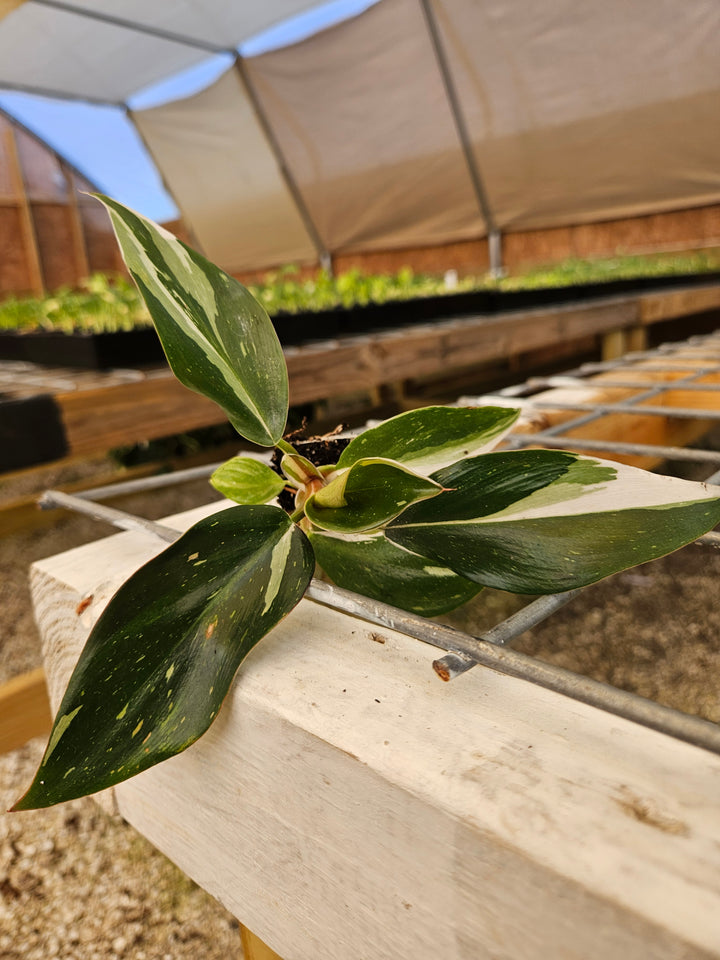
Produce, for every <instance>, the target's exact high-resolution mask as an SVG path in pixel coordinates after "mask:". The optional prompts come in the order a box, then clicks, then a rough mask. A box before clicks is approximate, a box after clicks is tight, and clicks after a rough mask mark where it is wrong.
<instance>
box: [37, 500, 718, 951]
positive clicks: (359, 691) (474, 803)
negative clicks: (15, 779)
mask: <svg viewBox="0 0 720 960" xmlns="http://www.w3.org/2000/svg"><path fill="white" fill-rule="evenodd" d="M215 507H217V505H215ZM210 509H213V508H202V509H201V510H196V511H190V512H189V513H187V514H184V515H181V517H180V518H173V521H172V523H173V525H176V526H178V528H180V527H182V526H186V525H188V524H189V523H190V522H192V521H194V520H195V519H198V518H199V516H200V515H201V514H203V513H207V512H209V510H210ZM168 522H171V521H168ZM161 548H162V544H160V543H159V542H158V541H156V540H155V539H154V538H153V537H152V536H150V535H147V534H141V533H121V534H117V535H115V536H113V537H111V538H108V539H105V540H103V541H100V542H98V543H95V544H91V545H88V546H84V547H80V548H78V549H76V550H72V551H70V552H68V553H66V554H62V555H60V556H58V557H54V558H50V559H48V560H44V561H41V562H39V563H37V564H35V566H34V568H33V571H32V586H33V593H34V598H35V603H36V612H37V617H38V622H39V623H40V626H41V630H42V632H43V635H44V642H45V649H46V657H47V659H46V667H47V671H48V674H49V677H50V689H51V695H52V698H53V700H54V702H55V703H57V700H58V697H59V696H60V694H61V691H62V688H63V686H64V683H65V682H66V678H67V675H68V672H69V670H70V669H71V666H72V662H73V661H74V659H75V658H76V657H77V655H78V654H79V650H80V647H81V645H82V643H83V642H84V639H85V637H86V635H87V632H88V629H89V626H90V623H91V621H93V620H94V619H95V618H96V617H97V615H98V613H99V611H100V609H101V607H102V605H103V604H104V603H105V602H106V601H107V599H108V597H109V595H110V593H111V592H112V589H114V587H115V586H116V585H117V584H118V583H119V582H120V581H121V580H122V579H123V578H125V577H126V576H128V575H129V574H130V573H131V572H132V570H133V569H135V568H136V567H137V566H139V565H140V564H141V563H142V562H145V561H146V560H147V559H149V557H150V556H152V555H153V554H154V553H157V552H158V551H159V550H160V549H161ZM90 594H92V595H93V596H94V600H93V602H92V603H91V604H90V605H89V606H88V607H87V609H85V610H84V611H83V612H82V613H80V614H78V613H77V612H76V608H77V605H78V603H79V601H80V600H82V599H83V598H84V597H87V596H89V595H90ZM435 656H436V651H435V650H434V649H433V648H431V647H428V646H426V645H425V644H423V643H420V642H419V641H416V640H413V639H410V638H408V637H406V636H404V635H401V634H398V633H395V632H393V631H389V630H380V629H378V628H376V627H372V626H369V625H367V624H365V623H363V622H362V621H359V620H355V619H353V618H351V617H348V616H346V615H344V614H340V613H336V612H333V611H330V610H328V609H325V608H323V607H320V606H318V605H316V604H314V603H312V602H310V601H302V602H301V604H300V606H299V607H298V608H297V609H296V610H295V611H294V612H293V613H292V614H290V616H289V617H288V618H287V619H286V620H285V621H284V622H283V623H282V624H281V625H280V626H279V627H277V628H276V629H275V630H274V631H273V633H272V634H271V635H270V636H268V637H267V638H266V639H265V640H263V641H262V643H261V644H260V645H259V647H258V648H256V650H255V651H254V652H253V654H252V655H251V657H250V658H249V659H248V660H247V661H246V663H245V665H244V666H243V667H242V669H241V671H240V673H239V675H238V678H237V680H236V682H235V684H234V686H233V688H232V690H231V693H230V694H229V696H228V698H227V700H226V702H225V705H224V707H223V710H222V711H221V714H220V716H219V718H218V720H217V722H216V724H215V725H214V727H213V728H212V729H211V731H210V733H209V734H208V735H206V737H205V738H203V740H201V741H200V742H199V743H198V744H196V745H195V746H193V747H191V748H190V749H189V750H188V751H186V753H185V754H183V755H182V756H180V757H176V758H174V759H172V760H170V761H167V762H166V763H164V764H161V765H159V766H158V767H155V768H153V769H152V770H149V771H146V772H145V773H143V774H141V775H140V776H139V777H137V778H135V779H134V780H132V781H129V782H128V783H126V784H122V785H120V786H119V787H117V788H116V790H115V795H116V799H117V803H118V806H119V809H120V811H121V812H122V814H123V815H124V816H125V817H126V818H127V820H128V821H129V822H130V823H132V824H133V825H134V826H135V827H137V829H138V830H139V831H140V832H141V833H143V834H144V835H145V836H146V837H148V838H149V839H150V840H151V841H152V842H153V843H154V844H155V845H156V846H158V847H159V848H160V849H161V850H163V851H164V852H165V853H166V854H167V855H168V856H169V857H170V858H171V859H172V860H174V861H175V862H176V863H177V864H178V865H179V866H180V867H181V868H182V869H183V870H185V871H186V872H187V873H188V874H189V875H190V876H191V877H193V878H194V879H195V880H196V881H197V882H198V883H200V884H201V885H202V886H203V887H204V888H205V889H207V890H208V891H210V893H212V894H213V895H215V896H216V897H217V898H218V899H219V900H220V901H221V902H222V903H224V904H225V905H226V906H227V907H228V908H229V909H230V910H231V911H232V912H233V913H234V914H235V915H236V916H237V917H238V918H239V919H240V920H241V922H242V923H244V924H246V925H247V926H248V927H249V928H250V929H251V930H253V931H254V932H255V933H257V934H258V935H259V936H260V937H261V938H262V939H263V940H265V941H266V942H267V943H268V944H269V945H270V946H271V947H272V948H273V949H274V950H276V951H277V952H278V953H279V954H280V955H281V956H282V957H283V958H285V960H325V958H327V960H363V958H368V960H370V958H373V960H411V958H412V960H426V958H427V960H430V958H433V960H436V958H441V960H485V958H487V960H490V958H492V960H555V958H563V960H564V958H573V960H574V958H577V960H580V958H582V960H601V958H602V960H606V958H612V960H647V958H653V960H671V958H672V960H680V958H682V960H691V958H692V960H695V958H702V957H720V804H719V798H720V757H717V756H714V755H712V754H709V753H706V752H704V751H702V750H700V749H699V748H696V747H692V746H689V745H687V744H684V743H680V742H678V741H674V740H672V739H670V738H668V737H666V736H664V735H662V734H659V733H656V732H654V731H651V730H647V729H644V728H642V727H639V726H636V725H634V724H632V723H630V722H629V721H625V720H622V719H619V718H617V717H613V716H610V715H607V714H604V713H602V712H600V711H598V710H596V709H593V708H592V707H588V706H585V705H583V704H580V703H576V702H574V701H571V700H568V699H565V698H563V697H561V696H559V695H557V694H553V693H551V692H549V691H547V690H543V689H540V688H538V687H534V686H532V685H530V684H528V683H526V682H524V681H521V680H517V679H513V678H509V677H505V676H502V675H500V674H497V673H495V672H493V671H491V670H488V669H483V668H476V669H474V670H472V671H470V672H469V673H467V674H465V675H464V676H463V677H461V678H458V679H457V680H455V681H453V683H451V684H443V683H442V682H440V681H439V680H438V679H437V677H436V676H435V674H434V673H433V671H432V669H431V666H430V665H431V661H432V659H433V658H434V657H435Z"/></svg>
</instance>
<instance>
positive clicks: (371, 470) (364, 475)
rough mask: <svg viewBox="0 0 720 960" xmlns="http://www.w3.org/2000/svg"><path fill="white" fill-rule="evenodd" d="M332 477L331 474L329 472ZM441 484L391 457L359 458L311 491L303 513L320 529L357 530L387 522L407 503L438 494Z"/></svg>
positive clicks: (348, 531)
mask: <svg viewBox="0 0 720 960" xmlns="http://www.w3.org/2000/svg"><path fill="white" fill-rule="evenodd" d="M331 476H332V475H331ZM441 490H442V487H441V485H440V484H438V483H435V482H434V481H433V480H429V479H428V478H427V477H421V476H419V475H418V474H416V473H414V472H413V471H412V470H409V469H408V468H407V467H405V466H403V465H402V464H399V463H395V461H393V460H384V459H382V458H380V457H375V458H373V459H368V460H358V461H357V463H354V464H353V465H352V467H350V468H349V469H348V470H343V471H341V472H339V473H338V475H337V476H335V477H334V478H333V479H331V480H330V482H329V483H328V485H327V486H326V487H323V488H322V489H321V490H319V491H318V492H317V493H315V494H313V495H312V496H311V497H310V498H309V499H308V501H307V503H306V504H305V513H306V514H307V516H308V517H309V518H310V520H311V521H312V522H313V523H314V524H315V525H316V526H318V527H321V528H322V529H323V530H338V531H341V532H344V533H360V532H362V531H364V530H372V529H374V528H375V527H379V526H381V525H382V524H383V523H387V521H388V520H390V519H392V517H396V516H397V515H398V514H399V513H401V512H402V511H403V510H404V509H405V508H406V507H407V506H408V504H411V503H416V502H417V501H418V500H426V499H427V498H428V497H435V496H437V495H438V494H439V493H440V492H441Z"/></svg>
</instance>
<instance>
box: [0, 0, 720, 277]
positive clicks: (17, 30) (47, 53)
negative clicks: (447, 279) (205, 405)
mask: <svg viewBox="0 0 720 960" xmlns="http://www.w3.org/2000/svg"><path fill="white" fill-rule="evenodd" d="M313 6H314V4H313V3H308V2H302V0H245V2H242V3H238V2H233V0H196V2H192V0H163V2H162V3H161V4H152V3H147V2H146V0H143V2H140V0H93V2H90V0H79V2H73V3H60V2H56V0H28V2H26V3H25V4H23V5H22V6H20V7H19V8H18V9H16V10H14V11H13V12H11V13H9V14H8V15H7V17H6V18H5V19H4V20H3V21H2V22H1V23H0V89H2V88H3V87H4V88H5V89H23V90H35V91H38V92H39V91H45V92H46V93H51V94H53V95H66V96H73V97H78V98H85V99H91V100H102V101H106V102H111V103H123V104H124V103H126V102H127V101H128V100H129V99H130V100H131V98H132V97H133V95H134V94H136V93H137V92H138V91H140V90H142V89H143V88H146V87H147V86H149V85H151V84H153V83H156V82H157V81H159V80H161V79H163V78H165V77H168V76H170V75H171V74H173V73H176V72H178V71H180V70H183V69H187V68H188V67H192V66H193V65H195V64H198V63H200V62H202V61H203V60H204V59H207V57H208V56H209V55H211V54H217V53H218V52H221V51H231V52H232V55H233V56H232V59H229V60H228V68H227V70H226V72H225V73H223V74H222V75H221V76H220V77H219V79H217V80H216V81H215V82H214V83H212V84H211V85H210V86H209V87H207V88H206V89H204V90H202V91H201V92H199V93H197V94H195V95H193V96H191V97H189V98H186V99H183V100H180V101H176V102H170V103H165V104H162V105H160V106H155V107H152V108H151V109H146V110H131V114H130V115H131V117H132V119H133V121H134V123H135V124H136V126H137V128H138V130H139V131H140V133H141V135H142V137H143V139H144V141H145V143H146V144H147V146H148V148H149V150H150V152H151V154H152V156H153V157H154V159H155V161H156V163H157V165H158V167H159V169H160V171H161V172H162V175H163V177H164V179H165V182H166V183H167V185H168V187H169V189H170V190H171V192H172V194H173V196H174V198H175V200H176V201H177V204H178V206H179V208H180V210H181V212H182V215H183V218H184V219H185V221H186V223H187V224H188V226H189V227H190V228H191V229H192V231H193V233H194V235H195V237H196V238H197V240H198V242H199V243H200V245H201V246H202V247H203V249H204V251H205V252H206V253H207V255H208V256H209V257H211V258H212V259H214V260H216V261H217V262H219V263H221V264H222V265H223V266H224V267H225V268H226V269H230V270H243V269H250V268H256V267H263V266H268V265H271V264H277V263H281V262H287V261H295V262H309V261H312V260H315V259H317V258H318V257H319V256H322V255H323V254H327V253H328V252H329V253H341V252H348V251H356V250H387V249H392V248H402V247H411V246H431V245H435V244H440V243H447V242H450V241H454V240H463V239H472V238H477V237H482V236H484V235H486V234H487V233H489V232H493V231H508V230H510V231H516V230H524V229H535V228H543V227H554V226H559V225H563V224H579V223H587V222H593V221H599V220H607V219H616V218H620V217H625V216H634V215H640V214H647V213H654V212H658V211H663V210H673V209H681V208H687V207H692V206H702V205H705V204H710V203H717V202H719V201H720V122H719V121H720V109H719V107H720V96H719V95H720V4H718V3H717V0H665V2H661V3H659V2H658V0H634V2H633V3H631V4H628V3H627V2H626V0H605V2H604V3H602V4H572V3H568V2H567V0H546V2H543V3H537V2H534V0H511V2H509V0H380V2H378V3H376V4H375V5H373V6H371V7H370V8H369V9H367V10H366V11H365V12H363V13H361V14H359V15H357V16H355V17H353V18H351V19H349V20H347V21H345V22H343V23H341V24H338V25H336V26H333V27H331V28H329V29H326V30H323V31H321V32H320V33H317V34H315V35H314V36H311V37H309V38H307V39H305V40H303V41H301V42H299V43H295V44H292V45H290V46H286V47H284V48H281V49H277V50H271V51H269V52H266V53H262V54H260V55H258V56H253V57H241V56H239V55H238V54H237V50H238V48H242V46H243V44H244V43H245V42H246V41H247V40H248V39H249V38H251V37H252V36H254V35H255V34H257V33H258V32H259V31H261V30H263V29H266V28H267V27H268V26H271V25H272V24H275V23H278V22H280V21H282V20H283V19H284V18H287V17H289V16H291V15H293V14H297V13H298V12H301V11H302V10H305V9H308V8H310V7H313Z"/></svg>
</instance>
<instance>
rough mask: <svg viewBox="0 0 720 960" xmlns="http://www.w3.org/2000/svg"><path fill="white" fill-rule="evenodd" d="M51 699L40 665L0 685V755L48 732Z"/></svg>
mask: <svg viewBox="0 0 720 960" xmlns="http://www.w3.org/2000/svg"><path fill="white" fill-rule="evenodd" d="M51 726H52V716H51V713H50V701H49V700H48V694H47V687H46V686H45V671H44V670H43V669H42V667H39V668H38V669H37V670H32V671H30V673H24V674H22V676H19V677H15V678H14V679H12V680H9V681H8V682H7V683H6V684H4V685H3V686H2V687H0V755H1V754H3V753H9V752H10V751H11V750H15V749H17V747H22V746H23V745H24V744H26V743H27V742H28V740H31V739H32V738H33V737H39V736H41V735H42V734H45V733H49V732H50V727H51Z"/></svg>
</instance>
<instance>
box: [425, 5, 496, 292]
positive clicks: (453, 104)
mask: <svg viewBox="0 0 720 960" xmlns="http://www.w3.org/2000/svg"><path fill="white" fill-rule="evenodd" d="M420 6H421V7H422V12H423V15H424V17H425V23H426V25H427V29H428V33H429V35H430V42H431V44H432V48H433V52H434V53H435V59H436V60H437V64H438V68H439V70H440V75H441V77H442V81H443V86H444V87H445V95H446V96H447V99H448V103H449V104H450V112H451V113H452V118H453V122H454V123H455V129H456V130H457V134H458V137H459V138H460V144H461V146H462V151H463V156H464V158H465V163H466V165H467V168H468V173H469V174H470V181H471V183H472V187H473V191H474V193H475V199H476V200H477V204H478V207H479V208H480V213H481V214H482V217H483V220H484V221H485V226H486V228H487V232H488V256H489V259H490V273H491V274H492V276H493V277H501V276H503V273H504V270H503V264H502V243H501V234H500V230H499V228H498V226H497V224H496V222H495V218H494V216H493V212H492V209H491V207H490V203H489V201H488V196H487V191H486V189H485V184H484V183H483V179H482V176H481V174H480V169H479V167H478V164H477V160H476V157H475V153H474V151H473V148H472V140H471V139H470V133H469V131H468V128H467V124H466V123H465V116H464V114H463V111H462V106H461V104H460V98H459V97H458V93H457V90H456V88H455V83H454V81H453V78H452V73H451V71H450V64H449V63H448V59H447V56H446V55H445V49H444V47H443V44H442V38H441V37H440V31H439V30H438V26H437V22H436V20H435V14H434V13H433V9H432V0H420Z"/></svg>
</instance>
